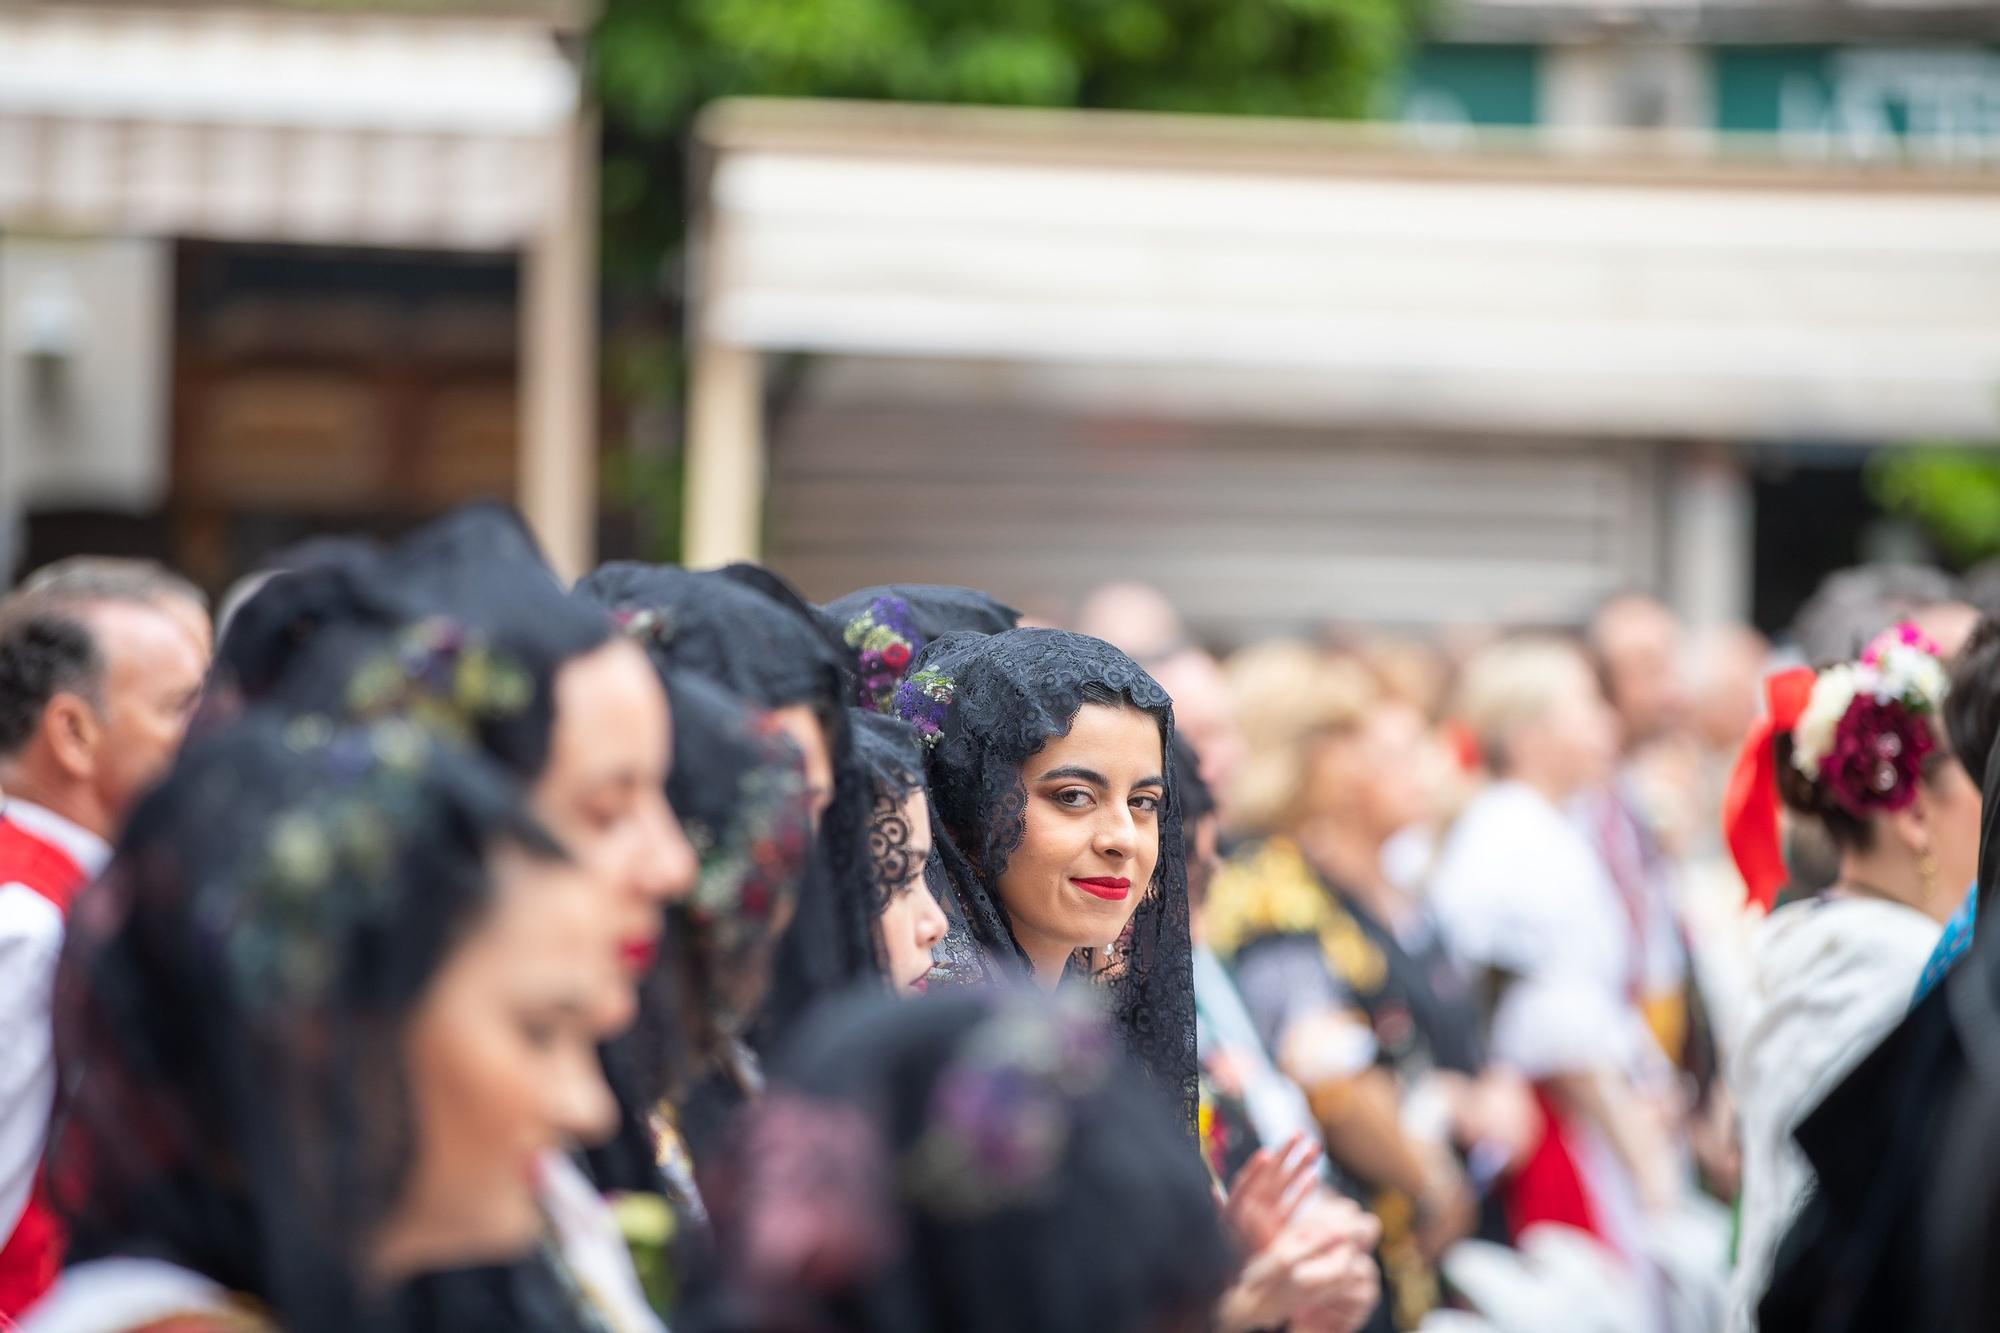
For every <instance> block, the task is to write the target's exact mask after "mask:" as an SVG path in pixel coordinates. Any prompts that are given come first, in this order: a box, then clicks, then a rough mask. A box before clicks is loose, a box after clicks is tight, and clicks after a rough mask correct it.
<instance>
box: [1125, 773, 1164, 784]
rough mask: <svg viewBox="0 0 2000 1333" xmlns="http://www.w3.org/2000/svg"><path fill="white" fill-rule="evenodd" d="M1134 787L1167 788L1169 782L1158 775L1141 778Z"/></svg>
mask: <svg viewBox="0 0 2000 1333" xmlns="http://www.w3.org/2000/svg"><path fill="white" fill-rule="evenodd" d="M1132 785H1133V786H1134V787H1165V786H1166V785H1167V780H1166V779H1165V778H1163V777H1161V776H1159V775H1158V774H1157V773H1156V774H1154V775H1153V776H1152V777H1150V778H1140V779H1139V780H1138V781H1137V782H1135V783H1133V784H1132Z"/></svg>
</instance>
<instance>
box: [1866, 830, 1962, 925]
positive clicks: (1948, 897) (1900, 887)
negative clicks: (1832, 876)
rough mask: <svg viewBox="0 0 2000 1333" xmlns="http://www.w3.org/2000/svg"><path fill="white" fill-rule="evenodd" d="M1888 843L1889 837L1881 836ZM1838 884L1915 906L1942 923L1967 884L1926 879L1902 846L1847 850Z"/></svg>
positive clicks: (1960, 897) (1935, 877) (1869, 895)
mask: <svg viewBox="0 0 2000 1333" xmlns="http://www.w3.org/2000/svg"><path fill="white" fill-rule="evenodd" d="M1878 841H1879V842H1883V843H1886V842H1887V839H1886V838H1884V839H1879V840H1878ZM1835 887H1836V888H1840V889H1844V890H1846V891H1847V892H1849V893H1852V894H1855V895H1857V896H1859V897H1864V898H1880V899H1883V900H1884V901H1887V902H1893V903H1899V904H1901V905H1902V906H1904V907H1909V908H1914V909H1915V910H1917V911H1919V912H1922V913H1923V914H1924V915H1925V916H1927V917H1930V918H1932V919H1933V920H1935V921H1936V922H1937V923H1938V924H1939V925H1943V924H1944V923H1945V922H1946V921H1949V920H1950V919H1951V914H1952V913H1953V912H1954V911H1956V910H1957V909H1958V905H1959V903H1960V901H1961V900H1962V899H1963V898H1964V897H1965V885H1963V884H1944V883H1941V882H1939V881H1938V878H1937V876H1935V875H1932V876H1930V877H1929V879H1926V878H1925V876H1924V873H1923V870H1922V869H1921V867H1920V866H1919V865H1918V863H1917V862H1916V861H1915V860H1914V859H1912V858H1911V857H1909V856H1906V855H1903V854H1901V849H1900V848H1896V849H1890V848H1888V847H1886V846H1878V847H1877V848H1876V850H1874V851H1870V852H1848V853H1847V854H1846V855H1844V856H1842V857H1841V858H1840V879H1839V881H1838V883H1837V884H1836V885H1835Z"/></svg>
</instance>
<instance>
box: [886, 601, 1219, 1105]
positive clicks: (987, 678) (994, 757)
mask: <svg viewBox="0 0 2000 1333" xmlns="http://www.w3.org/2000/svg"><path fill="white" fill-rule="evenodd" d="M896 705H897V712H898V713H899V714H900V715H901V716H902V717H903V719H904V720H905V721H907V722H909V723H910V724H911V725H912V726H914V727H916V729H917V731H918V732H919V733H920V734H921V735H922V737H923V739H924V744H925V746H926V748H927V750H928V755H927V758H926V762H925V768H926V776H927V778H928V782H929V787H930V797H931V813H932V819H931V823H932V832H933V836H934V840H935V845H936V849H937V851H936V855H935V856H934V857H933V858H932V865H931V872H932V874H933V876H934V881H933V882H934V884H935V886H936V887H937V889H938V897H939V899H940V900H941V901H943V902H944V904H945V909H946V914H947V916H948V917H949V918H950V919H951V931H950V933H949V935H948V936H947V937H946V940H945V942H944V944H943V946H942V947H941V949H940V951H939V952H940V954H941V955H942V957H941V962H940V974H941V975H938V974H934V976H936V977H937V979H943V980H950V981H954V982H976V981H979V980H982V979H989V978H990V979H996V980H1004V979H1007V978H1031V979H1032V980H1033V981H1034V983H1035V984H1037V985H1038V986H1040V987H1041V988H1042V989H1045V990H1054V989H1056V988H1057V987H1058V986H1060V985H1063V984H1064V983H1065V982H1067V983H1070V984H1094V985H1097V986H1100V987H1102V988H1103V989H1104V990H1105V992H1106V993H1107V996H1108V999H1109V1002H1110V1008H1111V1012H1112V1014H1113V1016H1114V1018H1115V1020H1116V1022H1117V1025H1118V1029H1119V1032H1120V1034H1121V1036H1122V1037H1123V1040H1124V1043H1125V1045H1126V1047H1127V1048H1128V1049H1129V1050H1130V1051H1131V1052H1132V1053H1133V1054H1134V1055H1135V1056H1137V1057H1138V1059H1139V1060H1140V1062H1141V1063H1142V1064H1143V1065H1144V1066H1145V1067H1146V1068H1147V1070H1148V1071H1149V1072H1150V1073H1151V1074H1152V1075H1153V1078H1154V1079H1155V1081H1156V1082H1157V1083H1158V1084H1159V1086H1160V1088H1161V1090H1162V1091H1163V1092H1165V1093H1166V1095H1167V1096H1168V1097H1169V1099H1170V1100H1171V1102H1172V1104H1173V1105H1174V1107H1175V1108H1176V1110H1178V1111H1179V1113H1180V1115H1181V1118H1182V1120H1183V1122H1184V1123H1185V1124H1187V1125H1188V1126H1189V1127H1190V1129H1192V1126H1193V1123H1194V1106H1195V1048H1194V982H1193V973H1192V965H1191V957H1192V949H1191V945H1190V943H1189V939H1188V904H1187V863H1186V860H1185V858H1184V855H1183V852H1182V846H1181V815H1180V805H1179V802H1178V800H1177V798H1176V796H1175V793H1174V790H1173V787H1172V784H1171V783H1170V781H1169V774H1168V766H1167V763H1166V754H1167V747H1168V746H1169V745H1170V744H1171V743H1172V740H1173V706H1172V703H1171V701H1170V700H1169V699H1168V697H1167V693H1166V691H1165V690H1163V689H1161V688H1160V687H1159V685H1158V684H1156V683H1155V682H1154V681H1153V679H1152V677H1150V676H1148V675H1147V674H1146V673H1145V671H1143V670H1142V669H1141V668H1140V667H1139V666H1138V664H1137V663H1135V662H1133V661H1132V659H1131V658H1129V657H1127V656H1125V654H1123V653H1121V652H1119V651H1118V650H1117V649H1116V648H1113V647H1112V646H1111V645H1110V644H1108V643H1105V642H1103V641H1102V640H1100V639H1092V638H1087V637H1085V636H1083V635H1080V634H1069V633H1065V632H1063V631H1060V630H1047V629H1017V630H1010V631H1008V632H1006V633H1004V634H995V635H990V636H989V635H982V634H970V633H953V634H947V635H944V636H943V637H941V638H939V639H938V640H936V641H935V642H933V643H931V644H930V645H928V646H927V647H926V648H925V649H924V651H923V653H922V655H921V656H920V657H919V658H918V660H917V662H916V663H915V665H914V669H913V670H912V671H911V673H910V675H909V678H908V679H907V680H905V681H904V682H903V684H902V686H901V688H900V689H899V690H898V693H897V698H896Z"/></svg>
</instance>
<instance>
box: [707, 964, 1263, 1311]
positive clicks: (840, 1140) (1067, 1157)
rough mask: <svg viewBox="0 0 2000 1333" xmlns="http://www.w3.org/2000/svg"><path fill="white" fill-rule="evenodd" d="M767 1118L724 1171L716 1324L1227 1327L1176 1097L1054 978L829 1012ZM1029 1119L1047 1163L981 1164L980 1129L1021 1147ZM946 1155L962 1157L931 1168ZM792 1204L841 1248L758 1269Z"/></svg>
mask: <svg viewBox="0 0 2000 1333" xmlns="http://www.w3.org/2000/svg"><path fill="white" fill-rule="evenodd" d="M1043 1062H1050V1064H1052V1065H1054V1066H1056V1068H1055V1069H1051V1068H1050V1066H1049V1065H1047V1064H1044V1063H1043ZM989 1082H990V1083H991V1084H992V1085H993V1087H994V1089H995V1091H996V1095H993V1096H987V1095H984V1092H983V1090H984V1089H985V1088H986V1086H987V1085H988V1083H989ZM1003 1085H1004V1091H1003V1090H1002V1089H1003ZM757 1114H758V1118H757V1119H753V1120H752V1121H751V1123H750V1127H749V1130H748V1132H747V1133H746V1135H745V1139H744V1142H743V1145H742V1147H741V1148H740V1149H739V1150H738V1154H737V1158H738V1160H737V1161H736V1162H735V1163H733V1164H732V1165H731V1169H726V1170H723V1171H721V1172H718V1173H717V1186H718V1187H717V1189H716V1191H715V1193H714V1198H713V1203H714V1209H715V1215H716V1222H717V1236H718V1245H719V1248H720V1250H721V1258H722V1263H721V1265H720V1266H721V1269H722V1271H723V1274H724V1277H723V1281H722V1284H721V1285H722V1290H721V1291H720V1292H718V1293H717V1294H716V1295H715V1297H714V1298H713V1299H712V1300H711V1301H709V1302H708V1303H707V1307H706V1308H705V1309H703V1310H702V1311H700V1312H698V1313H697V1315H696V1316H695V1317H693V1318H691V1319H690V1320H689V1327H690V1328H693V1329H696V1330H698V1331H699V1333H724V1331H726V1333H742V1331H745V1330H751V1329H755V1330H757V1331H758V1333H795V1331H797V1333H803V1330H814V1333H849V1331H852V1333H862V1330H866V1331H867V1333H934V1331H936V1330H944V1329H949V1330H952V1333H1017V1331H1018V1330H1023V1329H1036V1330H1041V1331H1042V1333H1158V1330H1160V1329H1162V1328H1179V1327H1192V1328H1201V1327H1207V1326H1208V1318H1207V1314H1208V1311H1209V1310H1211V1309H1212V1307H1213V1305H1214V1302H1215V1301H1216V1300H1217V1299H1218V1298H1219V1297H1220V1295H1221V1294H1222V1292H1223V1290H1224V1289H1225V1288H1226V1287H1227V1285H1228V1283H1229V1279H1230V1274H1231V1272H1232V1269H1233V1266H1234V1258H1233V1255H1232V1253H1231V1249H1230V1246H1229V1244H1228V1241H1227V1239H1226V1237H1225V1236H1224V1234H1223V1231H1222V1228H1221V1220H1220V1217H1219V1215H1218V1213H1217V1210H1216V1208H1215V1206H1214V1203H1213V1198H1212V1190H1211V1186H1210V1185H1209V1183H1208V1179H1207V1176H1206V1174H1205V1172H1204V1171H1203V1169H1202V1166H1201V1162H1200V1159H1199V1157H1198V1156H1197V1155H1196V1154H1195V1153H1194V1152H1192V1151H1190V1149H1189V1145H1188V1142H1187V1139H1186V1136H1185V1134H1184V1133H1183V1132H1182V1130H1181V1128H1180V1126H1179V1125H1178V1124H1176V1122H1175V1118H1174V1116H1173V1114H1172V1112H1171V1111H1170V1110H1169V1108H1168V1107H1167V1105H1165V1104H1164V1103H1162V1102H1161V1101H1160V1100H1159V1098H1158V1096H1157V1094H1156V1093H1155V1091H1154V1089H1153V1088H1152V1087H1151V1085H1150V1084H1149V1083H1148V1081H1147V1080H1146V1079H1145V1078H1144V1077H1141V1076H1140V1075H1139V1071H1138V1069H1137V1068H1136V1067H1135V1066H1134V1064H1133V1063H1132V1061H1131V1060H1130V1058H1129V1057H1128V1056H1127V1055H1125V1054H1124V1053H1123V1052H1122V1051H1121V1050H1119V1049H1118V1043H1117V1041H1116V1039H1115V1037H1113V1036H1112V1035H1111V1034H1110V1033H1109V1032H1107V1031H1104V1030H1103V1028H1102V1025H1101V1020H1083V1019H1080V1018H1079V1017H1078V1016H1077V1015H1075V1014H1074V1012H1073V1011H1066V1008H1065V1006H1063V1005H1062V1004H1060V1003H1059V1002H1058V1001H1054V1000H1051V999H1049V998H1047V997H1044V996H1042V995H1039V994H1037V993H1035V992H1032V991H1025V992H1013V993H1005V992H968V993H953V994H948V995H934V996H932V997H930V998H928V999H926V1000H924V1001H921V1002H918V1003H908V1002H901V1003H899V1002H897V1001H894V1000H888V999H882V998H875V997H869V998H866V999H851V1000H847V1001H845V1002H842V1003H840V1004H835V1005H831V1006H828V1007H827V1008H826V1009H824V1010H822V1011H821V1013H820V1014H818V1015H817V1016H816V1017H815V1018H814V1020H813V1021H812V1022H811V1023H809V1024H808V1025H807V1026H806V1027H805V1028H804V1029H802V1031H801V1032H800V1034H799V1036H798V1039H797V1040H796V1041H795V1042H794V1043H793V1044H792V1045H791V1047H790V1048H789V1049H788V1051H787V1052H786V1053H785V1055H784V1057H783V1058H781V1059H780V1060H779V1061H778V1062H777V1063H776V1066H775V1068H774V1073H773V1078H772V1088H771V1092H770V1095H769V1098H768V1100H767V1101H766V1103H765V1105H764V1106H763V1107H762V1108H760V1110H759V1112H758V1113H757ZM975 1116H976V1117H978V1125H977V1129H976V1130H975V1129H973V1128H972V1127H970V1126H968V1125H966V1124H964V1123H962V1122H963V1121H965V1120H966V1119H967V1118H969V1117H975ZM1030 1119H1032V1120H1033V1122H1034V1129H1035V1131H1036V1137H1035V1142H1036V1143H1037V1144H1038V1145H1040V1148H1039V1151H1034V1152H1029V1153H1028V1154H1026V1156H1028V1157H1030V1158H1033V1159H1034V1160H1032V1161H1019V1162H1013V1163H1011V1164H1010V1165H1009V1166H1008V1167H1007V1168H1005V1169H1003V1170H1002V1171H997V1172H996V1171H994V1169H993V1168H991V1167H989V1166H987V1165H986V1164H985V1163H984V1162H983V1161H982V1160H981V1159H980V1158H979V1156H978V1155H977V1154H978V1153H979V1152H980V1148H981V1145H983V1144H984V1143H985V1142H986V1141H987V1140H986V1138H984V1137H981V1138H978V1139H976V1140H975V1139H972V1138H970V1137H969V1136H970V1135H971V1134H973V1133H981V1134H984V1135H986V1136H990V1137H992V1138H994V1139H997V1140H999V1141H1002V1142H1006V1141H1011V1135H1012V1134H1015V1133H1019V1132H1021V1131H1022V1130H1023V1129H1024V1128H1025V1127H1026V1122H1027V1121H1028V1120H1030ZM760 1121H761V1125H760ZM1016 1122H1019V1123H1016ZM763 1126H768V1135H769V1137H768V1139H767V1140H760V1137H759V1130H760V1128H761V1127H763ZM766 1141H768V1142H772V1143H775V1144H777V1145H779V1151H777V1152H775V1153H770V1152H763V1151H761V1150H762V1148H763V1147H764V1146H765V1142H766ZM787 1149H789V1150H787ZM1003 1151H1004V1150H1003ZM959 1152H966V1153H968V1154H969V1155H968V1156H967V1157H966V1158H965V1159H963V1160H961V1159H960V1158H959V1157H958V1156H957V1155H956V1154H957V1153H959ZM941 1160H942V1161H946V1162H954V1163H956V1164H957V1169H956V1171H954V1172H951V1173H949V1174H944V1173H940V1172H939V1171H938V1170H936V1169H930V1170H927V1169H926V1167H931V1168H935V1167H937V1165H938V1163H939V1162H940V1161H941ZM775 1208H782V1209H784V1210H785V1211H786V1214H787V1216H790V1217H796V1218H798V1219H802V1220H805V1221H806V1222H807V1224H808V1225H813V1226H819V1227H822V1228H824V1229H825V1230H826V1232H827V1233H828V1234H829V1236H831V1237H833V1238H835V1239H836V1240H845V1241H848V1242H849V1244H848V1245H847V1246H845V1247H844V1253H843V1254H842V1257H841V1258H838V1259H834V1258H831V1256H826V1257H825V1258H822V1255H823V1253H824V1252H818V1253H815V1254H813V1255H811V1256H808V1257H810V1258H811V1259H813V1260H815V1261H817V1262H811V1263H806V1264H801V1265H798V1266H796V1267H787V1266H785V1265H783V1264H779V1265H768V1264H767V1265H765V1266H762V1267H761V1269H760V1268H759V1267H758V1266H757V1265H755V1263H754V1260H753V1259H752V1256H751V1255H750V1254H749V1253H748V1246H747V1244H746V1242H747V1240H748V1239H749V1237H751V1236H754V1235H755V1234H756V1233H757V1229H758V1225H759V1214H760V1213H761V1212H762V1211H763V1210H765V1209H775ZM1114 1236H1115V1237H1116V1243H1115V1244H1108V1243H1107V1241H1106V1238H1107V1237H1114ZM857 1237H858V1238H861V1239H859V1240H857V1239H856V1238H857ZM871 1242H873V1243H871ZM774 1270H775V1271H774Z"/></svg>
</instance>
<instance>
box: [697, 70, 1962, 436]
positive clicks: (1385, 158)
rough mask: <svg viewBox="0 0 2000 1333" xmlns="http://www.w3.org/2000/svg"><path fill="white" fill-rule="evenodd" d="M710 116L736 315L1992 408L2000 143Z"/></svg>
mask: <svg viewBox="0 0 2000 1333" xmlns="http://www.w3.org/2000/svg"><path fill="white" fill-rule="evenodd" d="M704 137H705V142H706V144H707V145H708V147H709V148H710V149H711V150H712V153H713V159H712V164H711V170H712V174H711V178H710V187H709V193H708V207H709V215H708V218H707V221H706V227H705V231H704V236H705V238H706V240H705V249H704V251H703V259H704V264H703V268H702V270H701V274H702V281H701V293H702V307H701V310H702V313H701V320H700V325H699V329H700V333H701V336H702V337H703V339H704V340H705V341H707V342H708V343H710V344H712V345H714V346H718V347H724V348H730V347H733V348H743V349H748V350H750V351H753V352H764V351H793V350H806V351H829V352H844V353H858V354H867V355H883V356H893V357H949V358H956V359H961V360H974V361H994V362H1006V363H1029V364H1035V365H1040V366H1045V367H1095V368H1097V369H1098V370H1099V371H1101V372H1102V373H1103V375H1105V376H1108V377H1112V378H1113V381H1114V382H1117V377H1123V379H1122V382H1123V383H1125V384H1127V385H1131V386H1141V387H1142V388H1143V393H1144V398H1143V401H1145V402H1147V403H1149V404H1152V405H1154V406H1157V407H1159V408H1160V409H1162V410H1165V411H1181V412H1204V411H1209V412H1212V411H1226V412H1228V413H1231V414H1238V413H1242V412H1244V411H1246V410H1247V411H1248V412H1249V414H1250V415H1251V416H1255V417H1272V418H1282V419H1288V420H1306V421H1313V420H1317V421H1349V422H1362V423H1368V424H1374V425H1385V424H1388V425H1400V426H1420V427H1426V428H1432V427H1435V428H1445V429H1455V430H1463V429H1471V430H1499V431H1549V432H1561V433H1563V434H1566V435H1571V436H1575V435H1598V436H1619V435H1626V436H1641V437H1649V438H1659V437H1662V436H1667V437H1707V438H1720V439H1732V440H1756V439H1776V440H1796V439H1801V438H1808V439H1829V440H1833V439H1853V440H1861V441H1870V442H1880V441H1895V440H1905V439H1914V438H1926V437H1929V438H1935V437H1956V438H1964V439H1990V438H1995V437H2000V174H1994V173H1991V172H1988V173H1986V174H1979V173H1976V172H1969V171H1968V172H1957V171H1950V170H1937V171H1918V170H1915V169H1908V170H1905V169H1901V168H1897V169H1880V168H1875V169H1867V170H1863V169H1859V168H1856V169H1844V168H1828V167H1824V166H1792V165H1787V164H1785V163H1783V162H1780V161H1777V160H1775V159H1760V160H1755V161H1749V160H1742V159H1738V158H1732V157H1728V156H1724V155H1723V154H1721V153H1719V152H1716V151H1714V146H1713V145H1702V144H1695V143H1682V144H1664V143H1659V142H1649V143H1646V144H1632V145H1624V146H1620V145H1615V144H1612V145H1602V146H1598V147H1596V148H1594V150H1593V151H1592V152H1591V153H1590V154H1588V155H1584V154H1572V153H1566V152H1565V151H1563V146H1562V145H1561V144H1559V143H1548V142H1543V143H1531V142H1527V141H1521V142H1516V143H1511V144H1501V145H1499V146H1497V147H1496V146H1494V145H1476V146H1474V147H1472V148H1470V149H1460V150H1455V151H1451V152H1441V151H1433V150H1431V149H1429V148H1426V147H1425V146H1422V145H1420V144H1416V143H1412V142H1410V141H1408V140H1407V139H1404V138H1401V137H1398V136H1397V135H1395V134H1394V133H1387V132H1385V133H1381V134H1372V133H1360V132H1354V131H1345V130H1342V129H1341V128H1339V127H1332V126H1323V125H1300V124H1271V123H1261V124H1260V123H1257V122H1250V121H1222V122H1217V121H1204V120H1184V119H1174V118H1149V117H1124V116H1091V115H1078V114H1063V113H1029V112H983V111H965V110H944V109H938V108H890V107H864V106H829V105H827V104H785V103H740V104H735V105H731V106H725V107H722V108H720V109H719V110H718V111H717V112H716V113H715V114H714V115H712V116H711V118H710V119H709V120H708V122H707V124H706V126H705V136H704Z"/></svg>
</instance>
